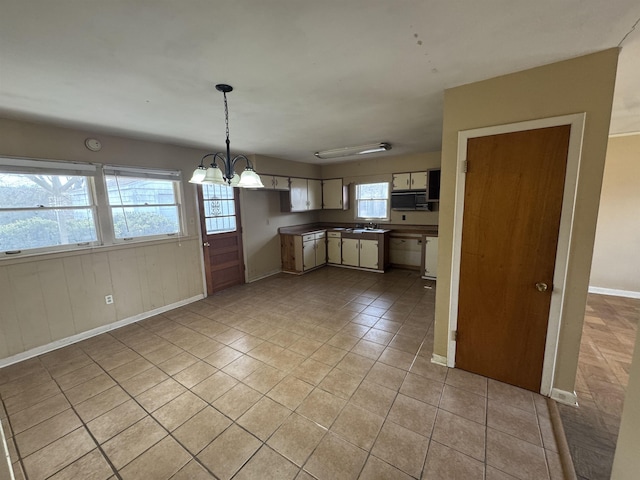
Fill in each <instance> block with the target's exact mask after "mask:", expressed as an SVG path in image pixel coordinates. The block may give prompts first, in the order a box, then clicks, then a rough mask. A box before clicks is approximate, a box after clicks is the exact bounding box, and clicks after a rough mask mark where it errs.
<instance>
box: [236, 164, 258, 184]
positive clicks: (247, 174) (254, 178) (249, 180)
mask: <svg viewBox="0 0 640 480" xmlns="http://www.w3.org/2000/svg"><path fill="white" fill-rule="evenodd" d="M234 178H235V177H234ZM238 186H239V187H242V188H264V185H263V184H262V180H260V177H259V176H258V174H257V173H256V172H255V171H254V170H253V168H251V167H247V168H245V169H244V172H242V175H241V176H240V182H239V183H238Z"/></svg>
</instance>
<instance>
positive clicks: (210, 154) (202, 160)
mask: <svg viewBox="0 0 640 480" xmlns="http://www.w3.org/2000/svg"><path fill="white" fill-rule="evenodd" d="M214 155H217V154H216V153H207V154H206V155H205V156H204V157H202V159H201V160H200V167H203V168H204V159H205V158H207V157H212V156H214ZM213 161H214V162H215V159H214V160H213Z"/></svg>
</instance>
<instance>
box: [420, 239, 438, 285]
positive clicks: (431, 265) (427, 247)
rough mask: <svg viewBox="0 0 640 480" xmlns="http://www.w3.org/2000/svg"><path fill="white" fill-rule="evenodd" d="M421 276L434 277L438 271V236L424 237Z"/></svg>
mask: <svg viewBox="0 0 640 480" xmlns="http://www.w3.org/2000/svg"><path fill="white" fill-rule="evenodd" d="M423 243H424V267H423V271H422V277H423V278H436V276H437V273H438V237H424V240H423Z"/></svg>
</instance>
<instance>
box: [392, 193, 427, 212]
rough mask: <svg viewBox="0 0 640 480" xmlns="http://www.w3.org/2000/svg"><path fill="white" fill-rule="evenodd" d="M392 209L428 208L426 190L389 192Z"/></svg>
mask: <svg viewBox="0 0 640 480" xmlns="http://www.w3.org/2000/svg"><path fill="white" fill-rule="evenodd" d="M391 209H392V210H430V208H429V202H428V201H427V191H426V190H401V191H397V190H396V191H395V192H391Z"/></svg>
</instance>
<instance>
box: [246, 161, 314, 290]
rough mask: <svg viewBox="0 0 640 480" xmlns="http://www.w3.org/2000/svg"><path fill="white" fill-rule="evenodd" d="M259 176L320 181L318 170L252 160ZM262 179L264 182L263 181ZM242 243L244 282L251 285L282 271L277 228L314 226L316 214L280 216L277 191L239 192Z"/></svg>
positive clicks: (301, 164)
mask: <svg viewBox="0 0 640 480" xmlns="http://www.w3.org/2000/svg"><path fill="white" fill-rule="evenodd" d="M251 158H252V161H253V162H254V164H255V168H256V171H258V173H259V174H261V175H264V174H271V175H282V176H285V177H288V176H292V177H300V178H320V167H319V166H318V165H311V164H305V163H299V162H291V161H287V160H282V159H279V158H272V157H265V156H262V155H254V156H252V157H251ZM263 180H264V179H263ZM240 193H241V197H240V202H241V208H242V226H243V230H244V231H243V242H244V252H245V259H244V260H245V265H246V267H247V281H249V282H251V281H254V280H257V279H260V278H263V277H265V276H267V275H271V274H274V273H278V272H280V271H281V270H282V262H281V260H280V237H279V235H278V228H280V227H287V226H290V225H303V224H306V223H314V222H317V221H318V219H319V214H318V212H302V213H283V212H281V211H280V195H281V194H280V192H278V191H274V190H271V191H269V190H244V189H243V190H241V192H240Z"/></svg>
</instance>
